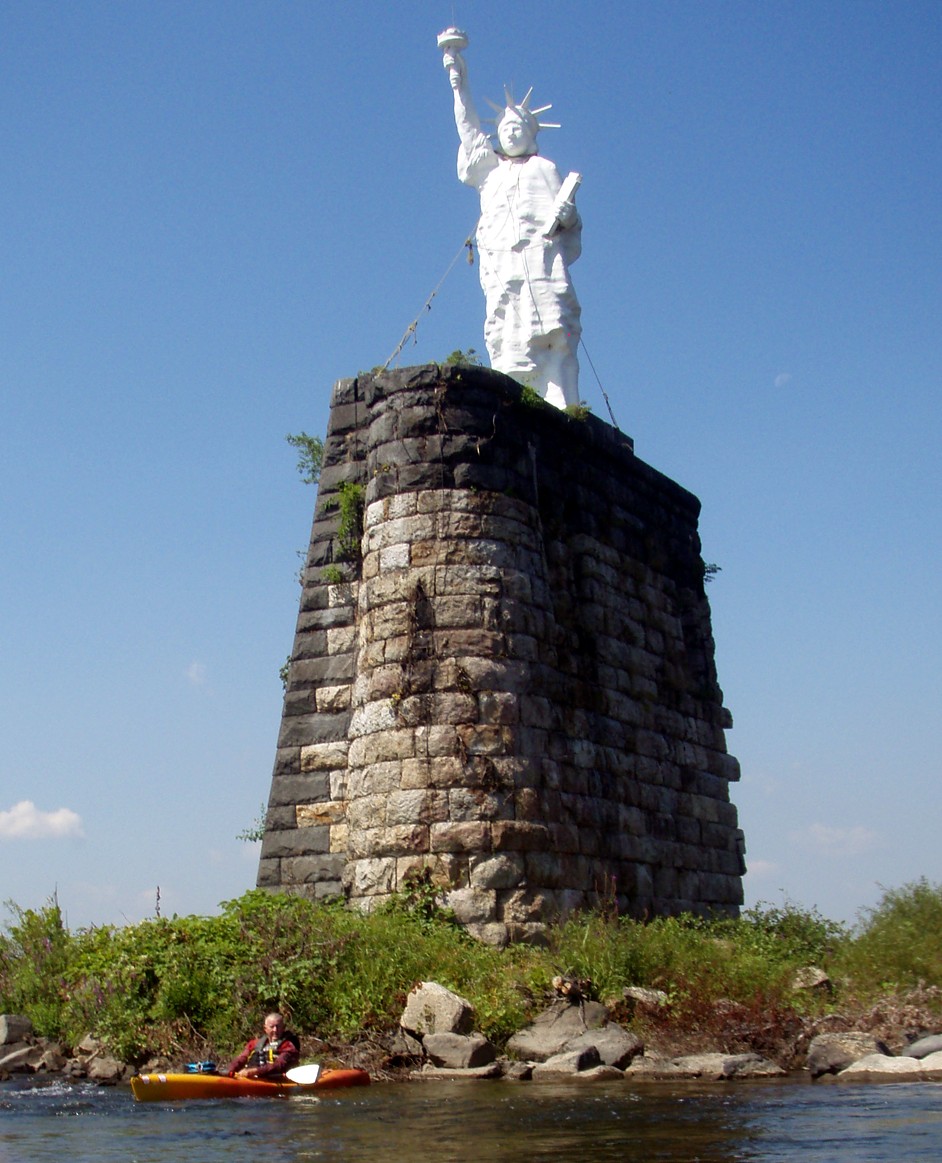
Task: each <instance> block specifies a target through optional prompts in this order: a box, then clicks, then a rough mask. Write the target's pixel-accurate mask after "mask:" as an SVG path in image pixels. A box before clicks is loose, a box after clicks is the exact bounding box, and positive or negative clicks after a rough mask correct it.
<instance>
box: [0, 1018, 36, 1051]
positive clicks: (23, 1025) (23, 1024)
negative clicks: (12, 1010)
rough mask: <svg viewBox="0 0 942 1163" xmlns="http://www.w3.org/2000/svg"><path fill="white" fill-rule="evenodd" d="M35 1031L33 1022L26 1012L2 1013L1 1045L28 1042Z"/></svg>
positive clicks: (0, 1021)
mask: <svg viewBox="0 0 942 1163" xmlns="http://www.w3.org/2000/svg"><path fill="white" fill-rule="evenodd" d="M33 1033H34V1031H33V1023H32V1022H31V1021H30V1020H29V1018H28V1017H26V1015H25V1014H0V1046H8V1045H9V1044H10V1043H11V1042H28V1041H29V1040H30V1039H31V1038H32V1037H33Z"/></svg>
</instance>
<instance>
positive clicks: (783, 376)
mask: <svg viewBox="0 0 942 1163" xmlns="http://www.w3.org/2000/svg"><path fill="white" fill-rule="evenodd" d="M791 378H792V377H791V373H790V372H781V373H780V374H779V375H777V376H776V377H775V386H776V387H777V388H784V387H785V385H786V384H787V383H788V381H789V380H790V379H791Z"/></svg>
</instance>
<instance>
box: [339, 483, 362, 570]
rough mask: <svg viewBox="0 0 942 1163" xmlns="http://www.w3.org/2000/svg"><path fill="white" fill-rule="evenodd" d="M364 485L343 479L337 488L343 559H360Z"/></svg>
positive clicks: (340, 544) (340, 550)
mask: <svg viewBox="0 0 942 1163" xmlns="http://www.w3.org/2000/svg"><path fill="white" fill-rule="evenodd" d="M363 492H364V490H363V486H362V485H360V484H357V483H356V482H355V481H342V482H341V484H340V485H339V487H338V489H337V498H338V505H339V506H340V523H339V525H338V526H337V549H338V550H339V556H340V559H341V561H359V560H360V542H361V540H362V538H363Z"/></svg>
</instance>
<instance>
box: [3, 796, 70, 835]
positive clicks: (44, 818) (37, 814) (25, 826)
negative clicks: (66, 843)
mask: <svg viewBox="0 0 942 1163" xmlns="http://www.w3.org/2000/svg"><path fill="white" fill-rule="evenodd" d="M84 835H85V832H84V830H83V828H82V818H81V816H79V815H78V813H76V812H73V811H72V809H71V808H56V810H55V811H54V812H44V811H41V810H40V809H39V808H37V807H36V805H35V804H34V803H33V801H32V800H20V802H19V803H18V804H14V805H13V807H12V808H10V809H9V811H5V812H0V840H49V839H53V840H59V839H62V838H63V837H65V836H84Z"/></svg>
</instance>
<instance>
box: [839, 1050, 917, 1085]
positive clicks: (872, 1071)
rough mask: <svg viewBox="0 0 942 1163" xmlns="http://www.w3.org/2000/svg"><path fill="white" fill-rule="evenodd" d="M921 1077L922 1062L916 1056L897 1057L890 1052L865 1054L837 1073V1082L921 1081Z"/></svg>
mask: <svg viewBox="0 0 942 1163" xmlns="http://www.w3.org/2000/svg"><path fill="white" fill-rule="evenodd" d="M923 1077H924V1075H923V1064H922V1062H920V1060H919V1059H918V1058H908V1057H907V1058H897V1057H896V1056H895V1055H892V1054H866V1055H865V1056H864V1057H863V1058H860V1059H858V1060H857V1061H856V1062H851V1064H850V1065H849V1066H845V1067H844V1069H843V1070H842V1071H840V1073H839V1074H838V1075H837V1078H838V1081H839V1082H889V1081H895V1080H902V1081H905V1082H921V1081H922V1079H923Z"/></svg>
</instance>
